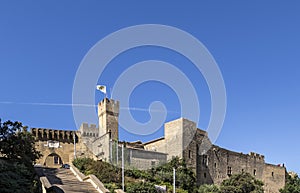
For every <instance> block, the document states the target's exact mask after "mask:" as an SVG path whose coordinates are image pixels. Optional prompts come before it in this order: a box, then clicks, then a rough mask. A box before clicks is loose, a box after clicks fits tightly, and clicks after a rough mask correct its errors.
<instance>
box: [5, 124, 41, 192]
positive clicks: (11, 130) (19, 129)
mask: <svg viewBox="0 0 300 193" xmlns="http://www.w3.org/2000/svg"><path fill="white" fill-rule="evenodd" d="M40 156H41V154H40V153H39V152H38V151H37V150H36V149H35V146H34V138H33V137H32V136H31V134H30V133H29V132H27V131H23V126H22V123H20V122H11V121H6V122H4V123H2V122H1V120H0V192H1V193H6V192H14V193H19V192H20V193H25V192H39V187H38V186H37V184H38V180H37V179H36V178H35V177H36V175H35V171H34V167H33V164H34V162H35V160H36V159H38V158H39V157H40Z"/></svg>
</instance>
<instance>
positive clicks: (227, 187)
mask: <svg viewBox="0 0 300 193" xmlns="http://www.w3.org/2000/svg"><path fill="white" fill-rule="evenodd" d="M263 192H264V190H263V182H262V181H260V180H258V179H256V178H254V177H253V176H251V175H250V174H249V173H244V172H243V173H240V174H235V175H232V176H230V178H229V179H226V180H224V181H223V182H222V184H221V186H220V193H263Z"/></svg>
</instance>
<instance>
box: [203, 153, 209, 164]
mask: <svg viewBox="0 0 300 193" xmlns="http://www.w3.org/2000/svg"><path fill="white" fill-rule="evenodd" d="M202 164H203V165H205V166H208V156H207V155H203V160H202Z"/></svg>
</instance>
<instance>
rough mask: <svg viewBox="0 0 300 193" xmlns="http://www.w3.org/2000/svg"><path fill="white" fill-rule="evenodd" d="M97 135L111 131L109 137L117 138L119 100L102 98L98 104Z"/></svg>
mask: <svg viewBox="0 0 300 193" xmlns="http://www.w3.org/2000/svg"><path fill="white" fill-rule="evenodd" d="M98 118H99V136H102V135H104V134H106V133H108V132H111V139H115V140H118V138H119V132H118V127H119V101H115V100H113V99H108V98H104V99H103V100H102V101H101V102H100V103H99V104H98Z"/></svg>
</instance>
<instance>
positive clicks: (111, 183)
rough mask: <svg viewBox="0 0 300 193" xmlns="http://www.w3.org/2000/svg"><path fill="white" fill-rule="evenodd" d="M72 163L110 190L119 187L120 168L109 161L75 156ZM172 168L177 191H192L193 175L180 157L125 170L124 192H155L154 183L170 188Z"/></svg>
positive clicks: (193, 185)
mask: <svg viewBox="0 0 300 193" xmlns="http://www.w3.org/2000/svg"><path fill="white" fill-rule="evenodd" d="M73 164H74V165H75V166H76V167H77V168H78V169H79V170H80V171H81V172H83V173H84V174H86V175H88V174H94V175H95V176H97V177H98V178H99V180H100V181H102V182H103V183H105V184H107V188H109V189H110V190H111V189H113V187H118V188H119V187H120V186H121V184H120V182H121V170H120V168H116V167H114V166H112V165H110V164H109V163H106V162H101V161H94V160H92V159H89V158H77V159H75V160H74V161H73ZM173 168H176V188H177V190H176V191H177V192H194V189H195V175H194V173H193V172H192V170H190V169H189V168H187V166H186V164H185V162H184V161H183V160H182V159H179V158H178V157H177V158H174V159H172V160H171V161H170V162H168V163H166V164H163V165H161V166H159V167H157V168H152V169H149V170H138V169H127V170H125V182H126V186H125V187H126V192H156V190H155V188H154V185H155V184H156V185H166V186H167V187H168V190H170V191H171V190H172V185H171V184H172V183H173Z"/></svg>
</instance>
